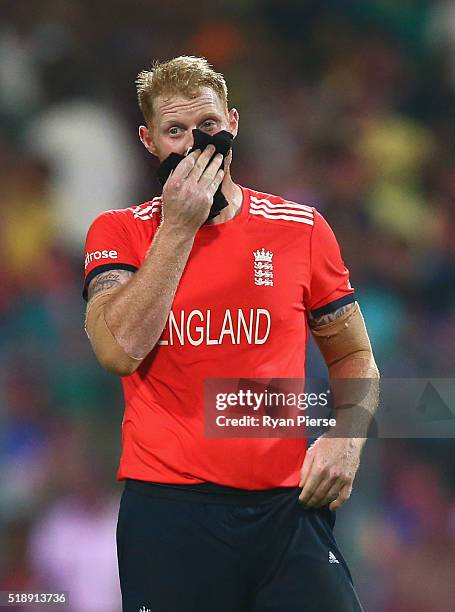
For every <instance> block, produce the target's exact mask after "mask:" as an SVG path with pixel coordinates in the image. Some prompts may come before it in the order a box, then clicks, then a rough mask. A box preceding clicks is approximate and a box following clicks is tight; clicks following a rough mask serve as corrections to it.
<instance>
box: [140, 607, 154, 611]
mask: <svg viewBox="0 0 455 612" xmlns="http://www.w3.org/2000/svg"><path fill="white" fill-rule="evenodd" d="M139 612H152V611H151V610H150V608H146V607H145V606H142V608H141V609H140V610H139Z"/></svg>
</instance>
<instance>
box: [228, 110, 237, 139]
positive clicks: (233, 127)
mask: <svg viewBox="0 0 455 612" xmlns="http://www.w3.org/2000/svg"><path fill="white" fill-rule="evenodd" d="M238 130H239V113H238V112H237V109H236V108H233V109H232V110H230V111H229V131H230V132H231V134H232V135H233V136H234V138H235V137H236V136H237V132H238Z"/></svg>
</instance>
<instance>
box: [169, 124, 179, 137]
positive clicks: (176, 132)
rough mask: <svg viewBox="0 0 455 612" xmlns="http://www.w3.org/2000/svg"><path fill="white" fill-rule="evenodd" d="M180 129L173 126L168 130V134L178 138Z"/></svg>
mask: <svg viewBox="0 0 455 612" xmlns="http://www.w3.org/2000/svg"><path fill="white" fill-rule="evenodd" d="M181 129H182V128H179V127H178V126H176V125H175V126H174V127H171V128H169V134H170V135H171V136H178V135H179V134H180V130H181Z"/></svg>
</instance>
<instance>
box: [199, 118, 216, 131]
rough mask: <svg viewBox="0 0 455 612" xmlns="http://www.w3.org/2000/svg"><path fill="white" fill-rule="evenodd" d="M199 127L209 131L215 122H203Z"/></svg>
mask: <svg viewBox="0 0 455 612" xmlns="http://www.w3.org/2000/svg"><path fill="white" fill-rule="evenodd" d="M201 127H203V128H204V129H205V130H211V129H212V128H214V127H215V122H214V121H212V120H210V121H204V123H203V124H202V126H201Z"/></svg>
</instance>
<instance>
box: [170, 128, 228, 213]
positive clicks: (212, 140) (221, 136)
mask: <svg viewBox="0 0 455 612" xmlns="http://www.w3.org/2000/svg"><path fill="white" fill-rule="evenodd" d="M193 139H194V146H193V148H192V149H191V151H189V153H192V152H193V151H196V149H200V150H201V151H203V150H204V149H205V148H206V147H207V146H208V145H209V144H212V145H213V146H214V147H215V149H216V151H215V153H214V154H213V156H215V155H216V154H217V153H221V155H222V156H223V161H222V163H221V166H220V167H221V168H224V160H225V158H226V155H227V154H228V153H229V151H230V150H231V148H232V141H233V139H234V137H233V135H232V134H231V133H230V132H226V130H222V131H221V132H218V133H217V134H215V135H214V136H210V134H206V133H205V132H203V131H202V130H193ZM184 158H185V156H184V155H179V154H178V153H171V154H170V155H169V157H166V159H165V160H164V161H163V162H162V163H161V164H160V166H159V168H158V180H159V181H160V184H161V186H162V187H163V186H164V184H165V182H166V181H167V179H168V177H169V175H170V173H171V172H172V170H175V168H177V166H178V165H179V163H180V162H181V161H182V159H184ZM227 205H228V202H227V200H226V198H225V197H224V195H223V194H222V193H221V185H220V186H219V187H218V189H217V190H216V192H215V195H214V196H213V204H212V206H211V208H210V212H209V216H208V217H207V219H206V222H207V221H209V220H210V219H213V217H216V216H217V215H219V214H220V211H221V210H223V208H226V206H227Z"/></svg>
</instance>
